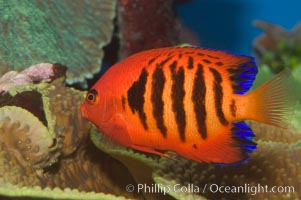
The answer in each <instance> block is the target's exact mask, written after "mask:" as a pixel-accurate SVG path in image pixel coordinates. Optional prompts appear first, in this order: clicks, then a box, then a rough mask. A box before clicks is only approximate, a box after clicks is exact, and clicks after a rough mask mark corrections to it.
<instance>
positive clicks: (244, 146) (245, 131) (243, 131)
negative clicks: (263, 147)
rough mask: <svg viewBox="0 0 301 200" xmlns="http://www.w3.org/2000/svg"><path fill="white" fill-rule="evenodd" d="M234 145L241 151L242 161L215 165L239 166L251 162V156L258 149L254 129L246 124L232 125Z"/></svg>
mask: <svg viewBox="0 0 301 200" xmlns="http://www.w3.org/2000/svg"><path fill="white" fill-rule="evenodd" d="M231 133H232V138H233V140H234V143H233V145H234V146H236V147H239V148H240V149H241V156H242V160H241V161H239V162H235V163H229V164H224V163H215V164H214V165H216V166H239V165H242V164H245V163H247V162H248V161H249V160H250V157H249V154H250V153H251V152H252V151H254V150H255V149H256V146H257V144H256V143H255V142H254V141H253V137H254V136H255V135H254V133H253V131H252V129H251V128H250V127H249V126H248V125H247V124H246V123H245V122H244V121H238V122H233V123H232V128H231Z"/></svg>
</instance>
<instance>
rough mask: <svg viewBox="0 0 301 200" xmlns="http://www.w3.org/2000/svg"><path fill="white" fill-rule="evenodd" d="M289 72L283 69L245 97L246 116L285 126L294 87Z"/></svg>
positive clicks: (287, 123) (291, 107) (290, 108)
mask: <svg viewBox="0 0 301 200" xmlns="http://www.w3.org/2000/svg"><path fill="white" fill-rule="evenodd" d="M291 78H292V77H291V72H290V70H289V69H285V70H283V71H282V72H280V73H279V74H277V75H276V76H275V77H274V78H272V79H271V80H269V81H267V82H266V83H264V84H263V85H262V86H260V87H259V88H257V89H256V90H254V91H253V92H250V93H249V94H247V95H246V97H247V99H246V100H247V104H246V106H247V109H246V110H247V111H246V113H245V116H246V118H251V119H253V120H256V121H259V122H263V123H266V124H271V125H275V126H278V127H282V128H287V127H288V126H289V125H290V119H291V117H292V113H293V107H294V89H293V86H294V85H293V84H292V81H291Z"/></svg>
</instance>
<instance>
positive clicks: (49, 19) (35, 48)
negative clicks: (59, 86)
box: [0, 0, 116, 85]
mask: <svg viewBox="0 0 301 200" xmlns="http://www.w3.org/2000/svg"><path fill="white" fill-rule="evenodd" d="M115 5H116V1H115V0H95V1H81V0H75V1H51V0H46V1H38V0H24V1H17V0H11V1H6V0H0V9H1V10H0V33H1V34H0V66H1V68H0V75H2V74H4V73H5V72H7V71H10V70H18V71H19V70H21V69H24V68H26V67H27V66H31V65H35V64H37V63H42V62H49V63H57V62H58V63H62V64H64V65H68V66H69V70H68V72H67V83H69V84H72V83H75V82H80V83H82V84H83V85H85V78H91V77H92V76H93V74H94V73H96V72H98V71H99V70H100V65H101V60H102V57H103V51H102V48H103V47H104V46H105V45H106V44H108V42H109V41H110V40H111V35H112V30H113V18H114V16H115Z"/></svg>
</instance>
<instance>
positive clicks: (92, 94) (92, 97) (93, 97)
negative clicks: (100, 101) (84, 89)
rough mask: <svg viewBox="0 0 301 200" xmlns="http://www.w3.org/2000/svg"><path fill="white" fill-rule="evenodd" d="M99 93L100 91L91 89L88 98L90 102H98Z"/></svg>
mask: <svg viewBox="0 0 301 200" xmlns="http://www.w3.org/2000/svg"><path fill="white" fill-rule="evenodd" d="M97 95H98V92H97V91H96V90H95V89H92V90H89V92H88V94H87V97H86V99H87V101H88V102H89V103H92V104H94V103H96V100H97Z"/></svg>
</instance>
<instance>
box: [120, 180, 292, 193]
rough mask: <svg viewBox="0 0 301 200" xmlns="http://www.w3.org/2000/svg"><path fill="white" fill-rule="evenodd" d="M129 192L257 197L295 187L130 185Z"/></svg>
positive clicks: (127, 187) (287, 191) (259, 185)
mask: <svg viewBox="0 0 301 200" xmlns="http://www.w3.org/2000/svg"><path fill="white" fill-rule="evenodd" d="M126 190H127V191H128V192H134V191H136V192H138V193H162V194H164V195H166V194H168V193H170V192H174V193H190V194H200V193H221V194H231V193H232V194H250V195H256V194H259V193H294V192H295V188H294V186H268V185H261V184H257V185H250V184H244V185H240V186H234V185H218V184H214V183H213V184H204V186H203V187H201V186H198V185H194V184H188V185H181V184H175V185H163V184H150V185H148V184H137V185H133V184H128V185H127V186H126Z"/></svg>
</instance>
